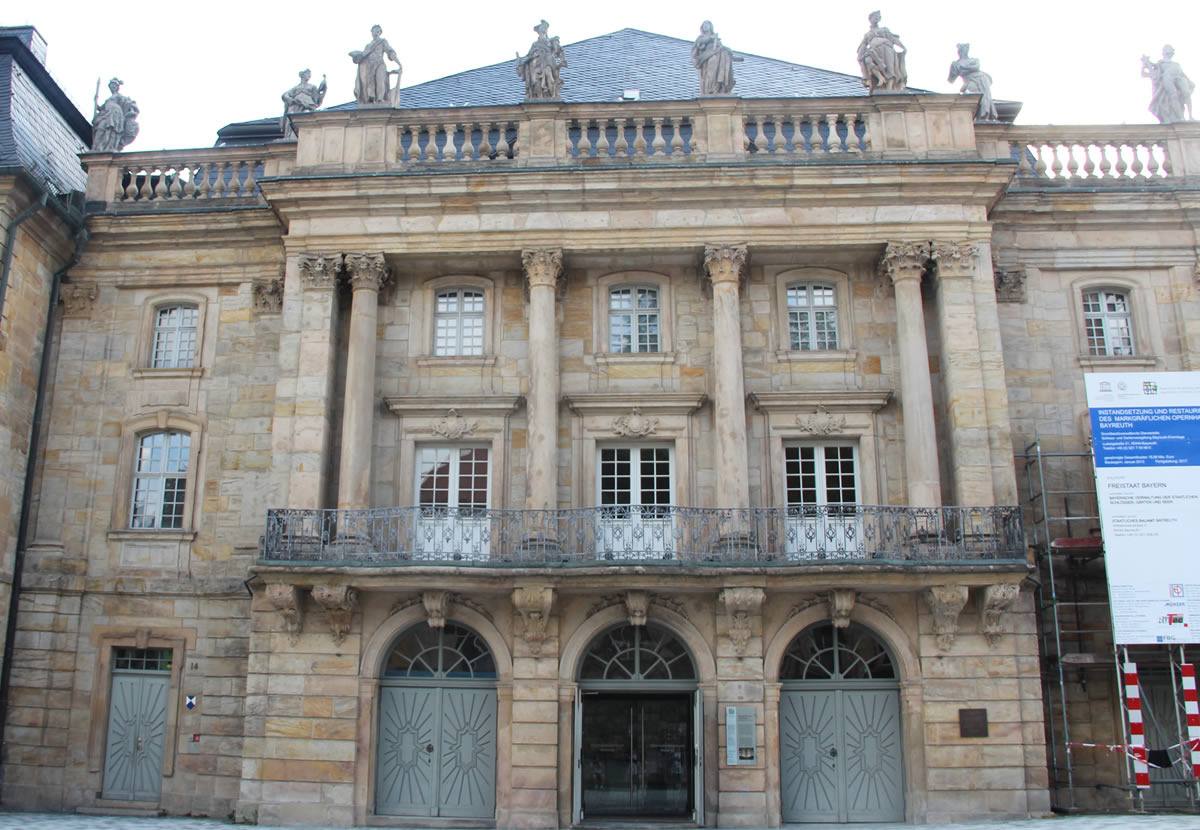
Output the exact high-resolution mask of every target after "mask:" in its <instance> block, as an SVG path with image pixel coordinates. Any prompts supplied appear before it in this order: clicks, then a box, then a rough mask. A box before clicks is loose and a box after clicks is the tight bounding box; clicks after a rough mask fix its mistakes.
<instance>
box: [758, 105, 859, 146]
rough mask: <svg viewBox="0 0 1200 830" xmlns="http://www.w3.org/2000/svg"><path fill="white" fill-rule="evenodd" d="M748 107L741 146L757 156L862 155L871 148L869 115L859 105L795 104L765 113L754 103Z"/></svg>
mask: <svg viewBox="0 0 1200 830" xmlns="http://www.w3.org/2000/svg"><path fill="white" fill-rule="evenodd" d="M808 103H812V102H808ZM748 109H749V110H750V111H749V112H747V114H746V119H745V141H744V142H743V147H744V148H745V151H746V152H747V153H750V154H753V155H756V156H763V155H772V156H805V157H810V158H812V157H817V158H819V157H822V156H835V155H837V154H838V153H850V154H857V155H861V154H863V153H865V152H867V151H869V150H870V149H871V135H870V130H869V126H868V124H869V118H868V116H867V114H866V113H865V112H863V111H862V110H861V109H859V108H855V109H851V110H849V111H847V112H827V111H823V110H821V111H806V110H804V109H801V108H799V107H797V108H796V109H787V110H782V111H781V110H776V111H775V112H764V113H760V112H759V111H758V108H757V107H754V108H750V107H748Z"/></svg>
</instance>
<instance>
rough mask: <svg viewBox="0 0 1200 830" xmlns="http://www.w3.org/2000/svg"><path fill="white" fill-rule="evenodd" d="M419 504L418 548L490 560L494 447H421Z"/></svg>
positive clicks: (432, 555)
mask: <svg viewBox="0 0 1200 830" xmlns="http://www.w3.org/2000/svg"><path fill="white" fill-rule="evenodd" d="M417 506H418V507H420V508H421V510H420V511H419V515H418V516H417V517H415V519H414V521H413V525H412V538H413V543H412V547H413V551H414V554H415V555H416V557H417V558H423V559H429V560H462V559H466V560H486V559H488V558H489V555H490V551H491V524H490V522H489V519H488V513H487V506H488V449H487V447H462V446H452V445H436V446H428V447H420V448H419V449H418V450H417Z"/></svg>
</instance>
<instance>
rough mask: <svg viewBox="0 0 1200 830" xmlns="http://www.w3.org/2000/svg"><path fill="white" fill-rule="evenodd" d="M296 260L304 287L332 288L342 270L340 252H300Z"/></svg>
mask: <svg viewBox="0 0 1200 830" xmlns="http://www.w3.org/2000/svg"><path fill="white" fill-rule="evenodd" d="M297 261H298V262H299V264H300V276H301V278H302V279H303V280H304V287H305V288H333V286H334V284H335V283H336V282H337V275H338V272H339V271H341V270H342V255H341V254H300V256H299V258H298V260H297Z"/></svg>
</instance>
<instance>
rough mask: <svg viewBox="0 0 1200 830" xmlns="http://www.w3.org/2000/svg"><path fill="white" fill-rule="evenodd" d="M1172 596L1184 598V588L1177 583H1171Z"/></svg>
mask: <svg viewBox="0 0 1200 830" xmlns="http://www.w3.org/2000/svg"><path fill="white" fill-rule="evenodd" d="M1171 596H1172V597H1182V596H1183V586H1182V585H1180V584H1179V583H1177V582H1172V583H1171Z"/></svg>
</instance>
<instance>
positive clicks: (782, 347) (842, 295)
mask: <svg viewBox="0 0 1200 830" xmlns="http://www.w3.org/2000/svg"><path fill="white" fill-rule="evenodd" d="M764 274H765V276H766V279H767V281H768V283H770V282H772V281H773V282H774V284H775V313H774V314H772V315H771V317H772V322H771V336H772V340H773V347H774V350H775V360H776V361H777V362H780V363H788V362H797V361H798V362H803V361H821V360H839V361H847V362H853V361H854V360H856V359H857V357H858V352H857V351H856V349H855V340H854V313H853V312H854V309H853V302H852V301H853V292H852V291H851V288H850V274H849V273H848V272H846V271H838V270H835V269H833V268H824V267H817V266H809V265H804V266H794V265H788V266H767V267H766V269H765V271H764ZM797 285H810V286H811V285H822V286H826V287H829V288H832V289H833V298H834V304H833V309H834V311H835V314H836V319H837V347H836V348H832V349H793V348H792V347H791V346H792V342H791V314H790V311H791V307H790V306H789V305H788V289H789V288H791V287H794V286H797Z"/></svg>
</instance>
